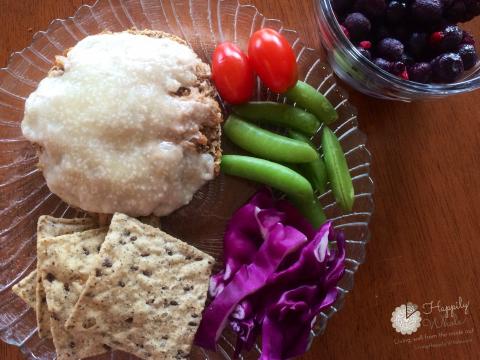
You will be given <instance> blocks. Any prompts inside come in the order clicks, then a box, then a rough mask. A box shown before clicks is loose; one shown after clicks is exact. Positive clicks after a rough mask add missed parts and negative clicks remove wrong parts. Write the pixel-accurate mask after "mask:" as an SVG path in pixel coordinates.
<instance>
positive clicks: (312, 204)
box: [289, 197, 327, 229]
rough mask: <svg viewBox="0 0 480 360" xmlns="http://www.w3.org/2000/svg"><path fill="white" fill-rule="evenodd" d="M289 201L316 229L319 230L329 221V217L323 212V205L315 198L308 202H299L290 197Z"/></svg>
mask: <svg viewBox="0 0 480 360" xmlns="http://www.w3.org/2000/svg"><path fill="white" fill-rule="evenodd" d="M289 200H290V201H291V202H292V203H293V204H294V205H295V206H296V207H297V209H298V210H300V212H301V213H302V214H303V216H305V217H306V218H307V219H308V221H310V223H311V224H312V226H313V227H314V228H315V229H318V228H319V227H320V226H322V225H323V223H324V222H325V221H327V217H326V216H325V213H324V212H323V208H322V205H321V204H320V203H319V201H318V200H317V199H316V198H315V197H313V198H312V199H308V200H298V199H295V198H291V197H289Z"/></svg>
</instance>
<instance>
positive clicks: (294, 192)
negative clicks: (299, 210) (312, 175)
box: [220, 155, 313, 202]
mask: <svg viewBox="0 0 480 360" xmlns="http://www.w3.org/2000/svg"><path fill="white" fill-rule="evenodd" d="M220 166H221V170H222V172H223V173H225V174H228V175H233V176H238V177H241V178H244V179H248V180H252V181H256V182H259V183H262V184H265V185H268V186H271V187H273V188H275V189H277V190H280V191H282V192H284V193H285V194H287V195H289V196H290V197H291V198H293V199H297V201H300V202H303V201H307V202H308V201H309V200H310V199H313V190H312V186H311V185H310V183H309V182H308V180H307V179H305V178H304V177H303V176H302V175H300V174H299V173H297V172H295V171H293V170H291V169H289V168H288V167H286V166H283V165H280V164H277V163H274V162H271V161H268V160H263V159H258V158H255V157H251V156H242V155H223V156H222V162H221V165H220Z"/></svg>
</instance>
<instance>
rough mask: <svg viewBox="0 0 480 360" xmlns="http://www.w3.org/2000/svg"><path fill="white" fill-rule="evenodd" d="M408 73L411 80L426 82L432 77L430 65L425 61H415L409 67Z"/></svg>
mask: <svg viewBox="0 0 480 360" xmlns="http://www.w3.org/2000/svg"><path fill="white" fill-rule="evenodd" d="M408 75H409V77H410V80H412V81H416V82H420V83H427V82H429V81H430V78H431V77H432V66H431V65H430V64H429V63H426V62H421V63H416V64H414V65H413V66H411V67H410V69H409V71H408Z"/></svg>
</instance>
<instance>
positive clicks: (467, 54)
mask: <svg viewBox="0 0 480 360" xmlns="http://www.w3.org/2000/svg"><path fill="white" fill-rule="evenodd" d="M458 53H459V54H460V57H461V58H462V61H463V68H464V69H465V70H470V69H471V68H473V67H474V66H475V64H476V63H477V61H478V55H477V52H476V51H475V46H473V45H470V44H463V45H461V46H460V49H459V50H458Z"/></svg>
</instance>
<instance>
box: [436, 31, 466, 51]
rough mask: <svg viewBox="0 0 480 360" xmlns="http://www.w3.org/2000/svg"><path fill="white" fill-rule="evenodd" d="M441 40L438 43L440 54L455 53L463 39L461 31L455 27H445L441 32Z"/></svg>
mask: <svg viewBox="0 0 480 360" xmlns="http://www.w3.org/2000/svg"><path fill="white" fill-rule="evenodd" d="M442 36H443V38H442V40H441V41H440V44H439V45H440V50H441V51H442V52H450V51H456V50H457V49H458V46H459V45H460V43H461V42H462V39H463V31H462V30H461V29H460V28H459V27H458V26H455V25H450V26H447V27H446V28H445V29H444V30H443V31H442Z"/></svg>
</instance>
